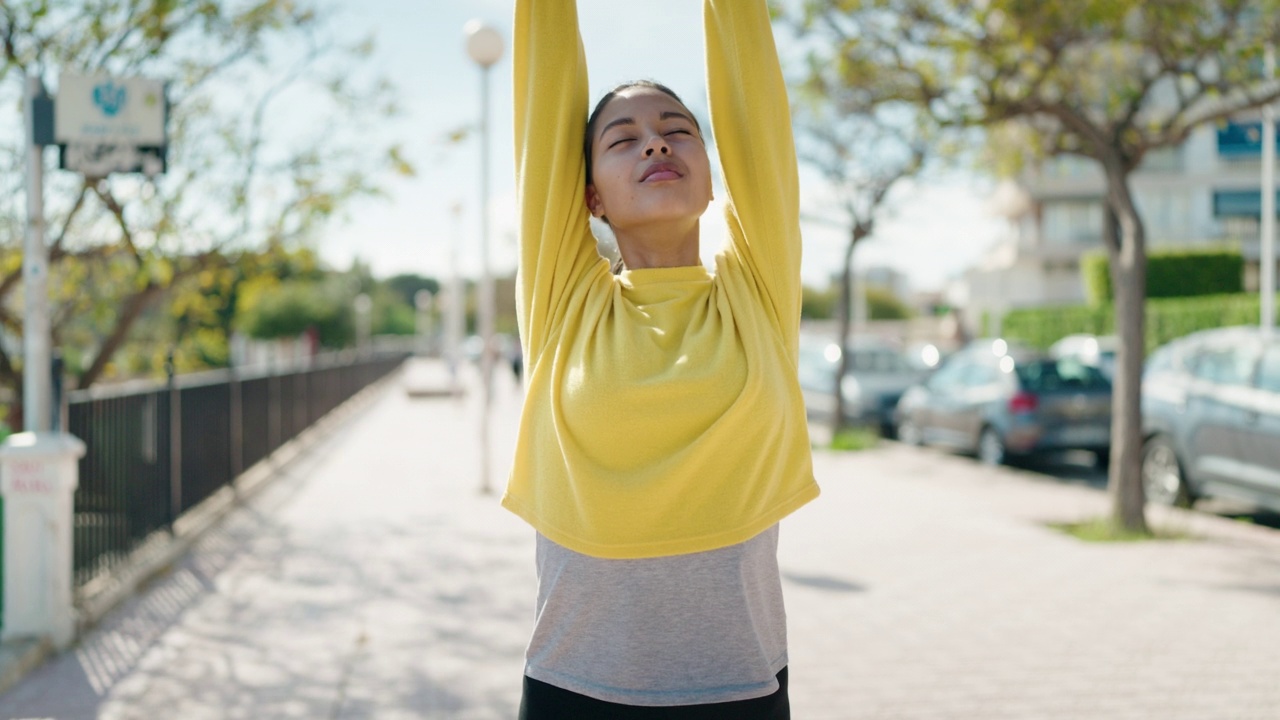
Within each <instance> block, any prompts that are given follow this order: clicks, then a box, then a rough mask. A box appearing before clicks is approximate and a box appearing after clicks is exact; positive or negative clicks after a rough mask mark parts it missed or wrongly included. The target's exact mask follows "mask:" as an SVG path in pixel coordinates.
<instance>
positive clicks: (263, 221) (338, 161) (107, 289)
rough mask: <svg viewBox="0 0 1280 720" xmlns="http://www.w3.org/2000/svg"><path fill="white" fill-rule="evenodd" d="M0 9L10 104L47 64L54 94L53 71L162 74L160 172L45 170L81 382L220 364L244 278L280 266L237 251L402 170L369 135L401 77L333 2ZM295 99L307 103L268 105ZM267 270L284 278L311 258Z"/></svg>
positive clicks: (0, 208)
mask: <svg viewBox="0 0 1280 720" xmlns="http://www.w3.org/2000/svg"><path fill="white" fill-rule="evenodd" d="M0 5H2V6H3V10H0V37H3V38H4V43H0V104H4V105H6V106H10V105H11V106H14V107H17V106H18V104H19V99H20V97H21V94H22V91H23V86H24V76H25V75H43V79H44V80H45V82H46V85H48V86H49V89H50V91H51V92H54V93H56V92H57V74H58V73H59V72H86V71H92V72H106V73H111V74H115V75H128V76H132V75H141V76H145V77H153V78H158V79H163V80H164V81H165V82H166V85H167V88H168V90H167V94H168V100H169V101H170V107H169V123H168V125H169V127H168V130H169V142H168V146H169V158H168V171H167V172H166V174H165V175H164V176H162V177H160V178H157V179H155V180H153V181H146V180H142V179H140V178H138V177H136V176H125V175H112V176H109V177H107V178H88V179H85V178H79V177H76V176H74V175H71V174H69V173H55V174H53V175H51V176H49V177H48V178H47V179H46V183H47V186H46V207H47V218H46V226H47V227H48V242H49V244H50V246H51V259H50V280H51V288H50V289H51V295H52V296H53V306H52V311H53V312H52V315H53V319H54V334H55V337H56V338H57V340H58V342H59V344H60V345H61V346H62V347H63V348H64V355H65V356H66V357H67V358H68V363H69V369H70V370H71V371H72V372H73V373H75V374H76V375H77V376H78V378H77V380H78V384H81V385H83V384H91V383H92V382H94V381H96V380H97V379H98V378H100V377H111V376H112V374H113V372H115V373H118V374H121V375H123V374H131V373H132V372H133V371H134V370H140V371H143V372H148V371H151V370H154V361H153V360H154V358H155V357H157V356H162V355H163V354H164V353H166V352H167V350H168V348H176V349H177V351H178V354H179V355H180V357H181V358H183V362H184V363H189V367H192V368H193V369H194V368H199V367H203V366H209V365H214V366H216V365H218V364H223V363H225V362H226V356H227V343H226V333H227V331H228V329H229V327H230V323H231V318H233V317H234V316H235V315H236V313H237V312H238V309H239V308H238V305H239V300H240V299H241V297H240V295H241V291H242V290H244V289H245V288H246V287H251V286H255V283H257V285H260V286H265V285H266V284H268V283H266V282H257V281H256V280H255V279H254V278H257V277H259V276H260V275H262V274H267V273H272V272H274V271H273V270H272V269H271V268H270V267H269V265H270V264H271V262H269V261H268V262H265V264H263V265H262V266H260V267H256V268H247V267H244V266H243V265H242V264H241V263H242V259H243V258H244V257H245V256H246V254H247V255H254V254H256V253H258V252H266V253H267V255H272V254H275V255H277V256H278V255H279V254H281V253H276V252H275V250H281V252H282V253H283V254H288V252H291V251H292V250H295V249H297V248H299V247H303V246H305V244H306V243H308V242H310V241H311V240H312V239H313V238H315V237H316V235H317V232H318V231H319V230H320V229H321V228H323V227H324V225H325V224H326V223H329V222H330V221H331V220H332V219H333V218H335V217H338V216H339V215H340V214H341V213H342V212H343V210H345V208H346V207H348V205H349V203H350V202H351V201H352V200H354V199H356V198H358V197H362V196H376V195H378V194H379V192H380V191H379V182H380V181H381V179H382V178H383V177H386V176H389V175H402V176H403V175H412V174H413V168H412V166H411V165H410V163H409V162H408V160H407V159H406V158H405V156H404V153H403V151H402V150H401V149H400V147H399V146H398V145H397V144H396V143H395V140H394V138H389V137H383V136H379V138H380V139H379V138H374V135H377V134H376V133H373V134H371V133H370V132H369V131H368V128H369V125H370V121H377V120H379V119H382V118H385V117H388V116H390V115H393V114H395V113H396V103H395V99H394V94H395V90H394V88H393V87H392V86H391V85H390V84H389V83H388V82H386V80H385V79H383V78H380V77H376V76H375V75H376V74H375V73H371V72H369V69H370V65H371V63H370V51H371V49H372V44H371V42H370V41H368V40H358V41H354V42H353V41H351V40H347V39H344V38H343V36H344V35H346V33H347V29H346V27H345V26H343V25H341V24H340V22H339V18H337V17H336V15H335V13H338V12H346V11H345V10H342V9H341V8H339V7H336V6H333V4H331V3H324V2H322V1H321V0H253V1H252V2H248V3H245V2H234V1H233V0H199V1H198V2H187V3H182V2H177V1H176V0H160V1H156V2H119V1H117V0H111V1H110V2H103V1H102V0H65V1H60V2H57V3H51V2H49V1H48V0H6V1H5V2H3V3H0ZM301 102H305V103H306V106H307V108H308V112H307V113H306V114H304V115H299V114H297V113H290V112H279V110H280V109H281V105H282V104H284V103H301ZM22 142H23V138H22V135H21V133H8V134H6V135H4V136H3V137H0V323H3V324H4V325H5V326H6V327H10V328H12V327H15V326H17V325H19V323H17V322H15V320H14V317H13V310H12V309H11V308H13V307H15V306H16V303H15V302H14V295H13V293H14V292H15V290H16V289H17V288H19V287H21V283H20V282H19V280H20V261H19V256H20V251H21V247H20V246H21V238H22V235H23V233H22V232H21V227H22V224H23V221H24V219H25V208H24V207H23V206H22V204H21V193H20V189H21V179H22V176H23V173H22V163H23V160H24V157H25V154H24V152H22V151H21V146H22ZM64 239H65V242H64ZM284 248H289V249H290V250H288V251H284V250H283V249H284ZM264 249H265V250H264ZM277 259H278V257H277ZM255 262H256V261H255ZM276 269H278V270H280V272H279V273H277V274H276V277H277V278H278V279H280V280H286V279H289V278H291V277H293V276H294V274H295V271H297V272H301V273H302V274H304V275H305V274H306V273H308V272H313V271H314V270H315V267H314V265H313V267H312V268H310V269H300V268H297V267H291V268H276ZM259 271H261V272H259ZM86 288H92V289H93V292H92V293H89V292H86V291H85V289H86ZM6 308H10V309H6ZM117 353H123V355H121V357H120V358H119V362H118V363H113V362H112V358H113V356H114V355H116V354H117ZM16 360H17V359H16V358H7V357H5V356H4V351H3V350H2V349H0V382H3V383H6V384H9V385H10V386H15V387H16V385H17V384H19V383H20V381H21V379H20V375H19V373H16V372H13V371H12V370H10V369H9V367H10V365H19V364H20V363H17V362H13V361H16Z"/></svg>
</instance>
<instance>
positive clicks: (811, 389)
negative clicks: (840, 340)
mask: <svg viewBox="0 0 1280 720" xmlns="http://www.w3.org/2000/svg"><path fill="white" fill-rule="evenodd" d="M851 344H852V346H853V347H852V348H850V350H849V353H850V356H849V364H848V368H847V372H846V373H845V376H844V379H843V380H842V381H841V390H842V392H843V393H844V417H845V420H846V421H848V422H851V423H855V424H867V425H877V426H879V427H880V429H881V432H882V433H883V434H885V435H891V434H892V433H893V428H894V423H893V410H894V408H895V407H897V404H898V399H899V398H901V397H902V393H904V392H906V389H907V388H909V387H911V386H912V385H915V384H916V383H919V382H920V381H921V380H922V379H923V378H924V377H925V376H926V375H927V373H928V371H927V370H923V369H920V368H916V367H913V366H912V365H911V363H910V362H908V360H907V358H906V357H905V356H904V355H903V354H902V353H901V352H900V351H899V350H898V349H897V348H896V347H894V346H893V345H892V344H891V343H889V342H888V341H885V340H880V339H878V338H854V340H853V341H852V343H851ZM839 362H840V346H839V345H838V344H836V343H833V342H830V341H829V340H826V339H823V338H817V337H811V336H805V337H802V338H801V341H800V366H799V375H800V389H801V390H802V391H803V393H804V403H805V408H806V409H807V411H808V413H809V416H810V417H813V418H817V419H829V418H830V417H831V415H832V413H833V412H835V374H836V368H837V367H838V365H839Z"/></svg>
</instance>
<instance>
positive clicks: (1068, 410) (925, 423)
mask: <svg viewBox="0 0 1280 720" xmlns="http://www.w3.org/2000/svg"><path fill="white" fill-rule="evenodd" d="M897 424H898V438H899V439H900V440H902V441H903V442H906V443H911V444H928V445H942V446H945V447H949V448H953V449H956V450H960V451H963V452H971V453H974V454H976V455H977V456H978V457H979V458H980V459H981V460H982V461H983V462H987V463H991V464H1000V463H1004V462H1007V461H1008V460H1009V459H1010V458H1012V457H1014V456H1020V455H1031V454H1035V453H1043V452H1050V451H1059V450H1071V449H1083V450H1091V451H1093V452H1095V453H1096V454H1097V457H1098V459H1099V461H1100V462H1105V461H1106V459H1107V457H1108V451H1109V448H1110V446H1111V383H1110V382H1109V381H1108V380H1107V378H1106V377H1105V376H1104V375H1103V374H1102V373H1100V372H1099V371H1098V369H1097V368H1094V367H1091V366H1089V365H1086V364H1084V363H1082V362H1080V361H1078V360H1075V359H1070V358H1066V359H1054V358H1050V357H1047V356H1045V355H1043V354H1041V353H1037V352H1034V351H1031V350H1027V349H1025V348H1017V347H1013V346H1010V344H1009V343H1007V342H1006V341H1004V340H983V341H975V342H974V343H971V344H970V345H969V346H966V348H965V349H964V350H962V351H960V352H958V353H956V354H955V355H952V356H951V357H950V358H949V359H948V360H947V361H946V363H945V364H944V365H943V366H942V367H941V368H939V369H938V371H937V372H935V373H934V374H933V376H932V377H930V378H929V380H928V381H927V382H925V383H924V384H923V385H919V386H917V387H913V388H911V389H910V390H908V391H907V392H906V394H904V395H903V396H902V400H901V401H900V402H899V403H898V409H897Z"/></svg>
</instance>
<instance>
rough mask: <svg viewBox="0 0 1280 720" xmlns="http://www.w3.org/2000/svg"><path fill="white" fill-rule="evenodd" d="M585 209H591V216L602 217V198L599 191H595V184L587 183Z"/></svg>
mask: <svg viewBox="0 0 1280 720" xmlns="http://www.w3.org/2000/svg"><path fill="white" fill-rule="evenodd" d="M586 200H587V210H589V211H591V215H592V216H593V217H598V218H602V217H604V200H603V199H602V198H601V197H600V193H598V192H596V186H595V185H588V186H587V190H586Z"/></svg>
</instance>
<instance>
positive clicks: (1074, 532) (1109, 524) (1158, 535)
mask: <svg viewBox="0 0 1280 720" xmlns="http://www.w3.org/2000/svg"><path fill="white" fill-rule="evenodd" d="M1049 527H1051V528H1053V529H1054V530H1058V531H1059V532H1063V533H1066V534H1067V535H1070V536H1072V537H1074V538H1076V539H1077V540H1084V541H1085V542H1141V541H1143V540H1189V539H1191V536H1190V535H1189V534H1188V533H1187V532H1186V531H1183V530H1171V529H1152V530H1129V529H1126V528H1124V527H1121V526H1120V525H1118V524H1116V522H1115V521H1113V520H1111V519H1109V518H1095V519H1093V520H1085V521H1083V522H1075V523H1049Z"/></svg>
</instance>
